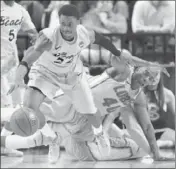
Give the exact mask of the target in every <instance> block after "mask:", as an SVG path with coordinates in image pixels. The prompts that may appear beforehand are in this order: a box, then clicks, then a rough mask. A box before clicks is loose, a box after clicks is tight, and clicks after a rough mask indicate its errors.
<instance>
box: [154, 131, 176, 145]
mask: <svg viewBox="0 0 176 169" xmlns="http://www.w3.org/2000/svg"><path fill="white" fill-rule="evenodd" d="M162 130H163V133H162V135H161V137H160V138H159V139H158V140H157V145H158V147H159V148H174V147H175V130H173V129H170V128H164V129H161V130H157V131H162Z"/></svg>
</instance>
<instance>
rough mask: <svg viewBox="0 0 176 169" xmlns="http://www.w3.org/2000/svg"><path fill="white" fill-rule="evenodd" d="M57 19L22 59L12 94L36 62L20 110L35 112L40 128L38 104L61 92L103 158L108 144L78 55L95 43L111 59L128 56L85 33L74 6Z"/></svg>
mask: <svg viewBox="0 0 176 169" xmlns="http://www.w3.org/2000/svg"><path fill="white" fill-rule="evenodd" d="M59 17H60V18H59V20H60V25H59V26H58V27H57V28H54V29H52V28H46V29H44V30H42V31H41V32H40V35H39V38H38V39H37V41H36V43H35V45H34V48H33V50H31V54H30V55H28V56H27V55H26V57H25V58H23V61H22V62H21V63H20V66H19V67H18V70H17V76H16V80H15V85H14V86H13V87H12V90H13V89H15V88H18V86H19V85H22V84H23V78H24V76H25V75H26V73H27V71H28V69H29V67H30V66H31V64H32V63H34V61H36V62H35V63H34V64H33V66H32V67H31V70H30V73H29V78H30V80H29V83H28V86H30V89H28V90H26V95H25V100H24V106H25V107H29V108H32V109H34V110H35V112H37V116H38V117H39V119H40V128H42V127H43V126H44V124H45V119H44V116H43V115H42V113H41V112H40V111H39V107H40V104H41V103H42V102H43V100H44V98H45V97H48V98H50V99H52V98H53V96H54V95H55V92H56V90H58V89H59V88H62V90H63V91H64V93H65V94H67V95H68V96H69V97H70V99H71V100H72V102H73V104H74V106H75V108H76V109H77V111H78V112H80V113H83V114H86V115H87V117H88V119H89V121H90V123H91V124H92V127H93V130H94V133H95V135H96V139H95V140H96V142H97V144H98V145H99V148H100V150H101V152H102V155H104V154H105V152H106V153H108V152H109V151H110V148H109V147H110V146H109V141H108V139H107V137H106V136H105V134H104V133H103V130H102V125H101V121H100V118H99V117H98V111H97V108H96V107H95V105H94V102H93V97H92V94H91V90H90V88H89V86H88V83H87V79H86V76H85V72H84V71H83V65H82V62H81V60H80V57H79V53H80V52H81V50H83V49H84V48H86V47H87V46H88V45H89V44H90V43H95V44H99V45H101V46H102V47H104V48H106V49H107V50H109V51H111V52H112V53H113V54H114V55H115V56H118V57H120V56H121V57H123V56H124V57H128V55H127V56H126V55H125V54H124V52H123V51H119V50H117V49H116V48H115V46H114V45H113V44H112V43H111V42H110V41H109V40H108V39H106V38H104V37H103V36H101V35H100V34H98V33H96V32H93V31H90V32H88V31H87V30H86V29H85V28H84V27H83V26H81V25H79V14H78V10H77V8H76V7H75V6H74V5H64V6H63V7H62V8H61V9H60V10H59ZM130 57H131V55H130Z"/></svg>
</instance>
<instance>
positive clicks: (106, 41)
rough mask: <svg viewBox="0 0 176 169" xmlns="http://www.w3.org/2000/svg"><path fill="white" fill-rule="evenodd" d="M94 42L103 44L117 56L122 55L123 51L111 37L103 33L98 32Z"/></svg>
mask: <svg viewBox="0 0 176 169" xmlns="http://www.w3.org/2000/svg"><path fill="white" fill-rule="evenodd" d="M94 44H97V45H100V46H102V47H103V48H105V49H107V50H109V51H110V52H111V53H112V54H113V55H115V56H119V57H120V55H121V51H120V50H118V49H117V48H116V47H115V46H114V45H113V43H112V42H111V41H110V40H109V39H107V38H105V37H104V36H103V35H101V34H98V33H96V32H95V42H94Z"/></svg>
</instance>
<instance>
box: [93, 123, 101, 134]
mask: <svg viewBox="0 0 176 169" xmlns="http://www.w3.org/2000/svg"><path fill="white" fill-rule="evenodd" d="M92 129H93V132H94V134H95V135H98V134H99V133H101V132H102V131H103V127H102V125H100V127H98V128H96V127H94V126H92Z"/></svg>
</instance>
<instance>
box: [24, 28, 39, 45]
mask: <svg viewBox="0 0 176 169" xmlns="http://www.w3.org/2000/svg"><path fill="white" fill-rule="evenodd" d="M26 33H27V34H28V36H29V37H30V42H31V44H34V43H35V41H36V39H37V36H38V32H37V30H36V29H30V30H27V31H26Z"/></svg>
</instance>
